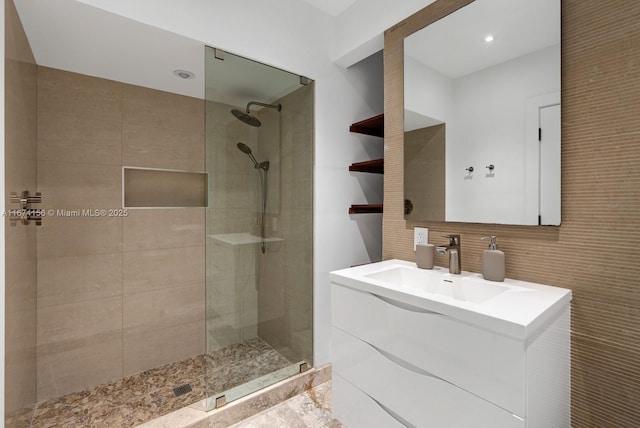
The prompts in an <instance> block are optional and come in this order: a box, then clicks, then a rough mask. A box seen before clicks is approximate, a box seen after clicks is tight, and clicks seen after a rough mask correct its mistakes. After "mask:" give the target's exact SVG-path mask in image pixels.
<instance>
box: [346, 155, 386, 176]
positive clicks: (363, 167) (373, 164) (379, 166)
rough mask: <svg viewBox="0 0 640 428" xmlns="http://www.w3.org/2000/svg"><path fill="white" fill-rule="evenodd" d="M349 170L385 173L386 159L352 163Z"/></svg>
mask: <svg viewBox="0 0 640 428" xmlns="http://www.w3.org/2000/svg"><path fill="white" fill-rule="evenodd" d="M349 171H355V172H370V173H372V174H384V159H373V160H370V161H364V162H355V163H352V164H351V165H350V166H349Z"/></svg>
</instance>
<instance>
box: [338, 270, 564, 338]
mask: <svg viewBox="0 0 640 428" xmlns="http://www.w3.org/2000/svg"><path fill="white" fill-rule="evenodd" d="M330 278H331V282H332V283H334V284H337V285H342V286H346V287H349V288H352V289H355V290H358V291H361V292H365V293H369V294H371V295H373V296H375V297H377V298H379V299H381V300H383V301H385V302H390V303H391V304H398V305H401V306H402V307H408V308H413V309H410V310H413V311H415V312H422V311H426V312H429V313H431V312H433V313H437V314H442V315H447V316H451V317H454V318H456V319H458V320H460V321H463V322H466V323H471V324H473V325H476V326H482V327H483V328H486V329H489V330H492V331H495V332H498V333H501V334H506V335H509V336H512V337H517V338H520V339H522V338H526V337H529V336H530V335H532V334H534V332H535V331H536V330H538V329H540V328H542V327H543V326H544V325H545V324H546V323H548V322H549V321H550V320H553V318H554V317H555V316H557V314H558V313H559V312H560V311H561V310H562V308H565V307H566V306H567V305H568V304H569V302H570V301H571V290H567V289H564V288H559V287H552V286H548V285H543V284H536V283H531V282H525V281H518V280H513V279H509V278H507V279H505V280H504V282H493V281H487V280H485V279H484V278H483V277H482V275H480V274H477V273H472V272H464V271H463V272H462V273H461V274H460V275H453V274H450V273H449V271H448V269H445V268H442V267H437V266H436V267H434V268H433V269H432V270H428V269H419V268H418V267H417V266H416V264H415V263H413V262H408V261H404V260H386V261H383V262H378V263H371V264H367V265H362V266H356V267H353V268H349V269H342V270H338V271H334V272H331V273H330ZM394 302H395V303H394Z"/></svg>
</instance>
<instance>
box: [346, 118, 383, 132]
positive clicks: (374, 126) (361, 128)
mask: <svg viewBox="0 0 640 428" xmlns="http://www.w3.org/2000/svg"><path fill="white" fill-rule="evenodd" d="M349 131H351V132H356V133H358V134H366V135H373V136H374V137H384V113H380V114H379V115H377V116H373V117H370V118H368V119H364V120H361V121H360V122H356V123H353V124H351V126H350V127H349Z"/></svg>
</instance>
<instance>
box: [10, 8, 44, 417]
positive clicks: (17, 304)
mask: <svg viewBox="0 0 640 428" xmlns="http://www.w3.org/2000/svg"><path fill="white" fill-rule="evenodd" d="M4 8H5V11H4V13H5V59H4V63H5V129H4V131H5V142H4V150H5V189H4V190H5V195H6V199H5V201H4V207H5V209H15V208H18V205H16V204H12V203H11V202H10V201H9V194H10V192H17V193H20V192H21V191H23V190H29V191H30V192H31V193H33V192H35V191H36V93H37V92H36V65H35V61H34V59H33V54H32V53H31V48H30V47H29V43H28V41H27V38H26V36H25V33H24V29H23V28H22V24H21V23H20V20H19V18H18V14H17V12H16V9H15V6H14V4H13V1H12V0H8V1H5V2H4ZM4 228H5V266H6V274H5V278H4V280H5V366H4V375H5V391H6V393H5V403H4V406H5V407H4V408H5V415H6V416H7V419H5V420H6V421H7V426H9V425H10V422H9V418H10V417H11V415H12V414H16V415H17V414H18V413H19V412H20V411H21V409H24V411H28V410H27V408H28V407H29V406H31V405H33V404H34V403H35V401H36V229H35V228H36V225H35V224H33V223H32V224H30V225H22V224H17V225H16V226H11V225H10V222H9V220H8V219H7V218H5V220H4Z"/></svg>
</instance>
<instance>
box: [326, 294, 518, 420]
mask: <svg viewBox="0 0 640 428" xmlns="http://www.w3.org/2000/svg"><path fill="white" fill-rule="evenodd" d="M331 293H332V325H333V326H334V327H337V328H339V329H341V330H343V331H345V332H347V333H349V334H351V335H352V336H354V337H357V338H360V339H361V340H362V341H364V342H366V343H368V344H370V345H372V346H373V347H375V348H377V349H379V350H380V351H382V352H384V353H386V354H388V355H389V356H391V357H397V358H399V359H400V360H403V361H406V362H407V363H409V364H411V365H413V366H415V367H417V368H419V369H421V370H424V371H426V372H428V373H430V374H432V375H434V376H437V377H438V378H441V379H443V380H445V381H447V382H450V383H452V384H454V385H456V386H459V387H460V388H462V389H464V390H466V391H469V392H471V393H472V394H475V395H477V396H479V397H482V398H484V399H486V400H488V401H490V402H492V403H494V404H496V405H498V406H499V407H502V408H504V409H506V410H508V411H509V412H512V413H514V414H516V415H518V416H520V417H524V407H525V394H524V391H525V385H524V382H525V378H524V375H523V373H525V350H524V347H523V344H522V343H521V342H518V341H517V340H515V339H512V338H509V337H506V336H503V335H500V334H497V333H493V332H490V331H488V330H484V329H481V328H477V327H475V326H473V325H470V324H466V323H463V322H461V321H458V320H455V319H453V318H451V317H449V316H446V315H443V314H439V313H436V312H431V311H428V310H425V309H422V308H418V307H414V306H411V305H407V304H404V303H402V302H396V301H393V300H390V299H387V298H384V297H381V296H377V295H374V294H371V293H367V292H362V291H357V290H353V289H350V288H348V287H343V286H341V285H337V284H333V285H332V290H331ZM334 346H335V344H334Z"/></svg>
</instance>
